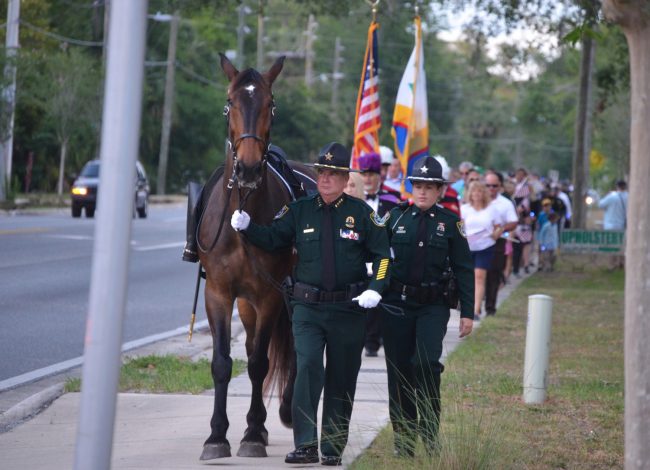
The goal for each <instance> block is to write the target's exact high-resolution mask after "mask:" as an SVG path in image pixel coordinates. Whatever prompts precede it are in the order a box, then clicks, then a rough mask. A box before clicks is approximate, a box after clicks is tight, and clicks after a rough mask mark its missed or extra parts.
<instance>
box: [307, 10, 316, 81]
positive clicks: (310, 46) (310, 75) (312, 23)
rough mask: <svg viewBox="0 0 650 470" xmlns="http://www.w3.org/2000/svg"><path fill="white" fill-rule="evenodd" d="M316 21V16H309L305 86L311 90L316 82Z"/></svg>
mask: <svg viewBox="0 0 650 470" xmlns="http://www.w3.org/2000/svg"><path fill="white" fill-rule="evenodd" d="M316 26H317V24H316V20H315V19H314V15H312V14H310V15H309V21H308V22H307V31H306V32H305V34H306V36H307V38H306V39H305V86H306V87H307V88H311V84H312V83H313V81H314V39H316V35H315V34H314V33H315V31H316Z"/></svg>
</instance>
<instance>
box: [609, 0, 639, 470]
mask: <svg viewBox="0 0 650 470" xmlns="http://www.w3.org/2000/svg"><path fill="white" fill-rule="evenodd" d="M603 11H604V13H605V16H606V18H607V19H609V20H610V21H612V22H614V23H616V24H618V25H620V26H621V28H622V29H623V32H624V33H625V37H626V38H627V43H628V47H629V51H630V52H629V53H630V78H631V81H630V85H631V96H630V104H631V122H632V125H631V129H630V185H629V187H630V197H629V205H628V213H627V217H628V223H627V242H626V249H625V255H626V256H625V259H626V261H625V270H626V272H627V273H628V276H626V278H625V468H626V469H628V470H632V469H641V468H646V466H647V465H648V462H650V446H648V442H650V364H649V363H648V358H649V357H650V341H648V336H649V335H650V285H649V284H648V282H647V279H649V278H650V263H648V254H649V253H650V203H649V201H648V194H647V185H648V179H649V178H650V134H649V133H648V129H647V126H648V122H650V103H649V102H648V99H649V97H650V55H648V51H650V1H648V0H604V1H603Z"/></svg>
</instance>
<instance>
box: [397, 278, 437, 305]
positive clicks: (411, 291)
mask: <svg viewBox="0 0 650 470" xmlns="http://www.w3.org/2000/svg"><path fill="white" fill-rule="evenodd" d="M390 290H392V291H393V292H397V293H399V294H400V295H401V297H402V300H404V301H405V300H407V299H408V300H413V301H415V302H417V303H419V304H430V303H434V302H439V301H442V300H443V295H442V289H441V287H440V285H438V283H435V282H434V283H432V284H428V285H423V286H419V287H418V286H409V285H407V284H404V283H402V282H399V281H398V280H397V279H391V280H390Z"/></svg>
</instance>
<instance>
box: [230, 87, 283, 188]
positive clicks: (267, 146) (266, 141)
mask: <svg viewBox="0 0 650 470" xmlns="http://www.w3.org/2000/svg"><path fill="white" fill-rule="evenodd" d="M232 107H233V103H232V100H231V99H228V100H227V101H226V104H225V105H224V107H223V115H224V116H225V117H226V135H227V136H228V138H227V139H226V142H227V143H228V148H229V149H230V151H231V152H232V160H233V165H232V175H231V176H230V179H229V180H228V186H227V187H228V189H232V187H233V186H234V184H235V181H237V166H238V164H239V157H238V156H237V148H238V147H239V144H240V143H241V142H242V141H243V140H244V139H255V140H257V141H258V142H260V143H261V144H262V145H263V147H264V153H263V154H262V160H261V164H262V168H264V166H265V164H266V161H267V156H268V152H269V150H270V148H271V138H270V132H269V138H268V139H265V138H262V137H260V136H259V135H257V134H252V133H250V132H245V133H243V134H240V135H239V136H238V137H236V138H235V139H233V140H231V139H230V108H232ZM274 117H275V99H273V95H271V125H273V118H274ZM238 186H239V187H240V188H241V187H242V184H241V183H238ZM253 189H254V188H253Z"/></svg>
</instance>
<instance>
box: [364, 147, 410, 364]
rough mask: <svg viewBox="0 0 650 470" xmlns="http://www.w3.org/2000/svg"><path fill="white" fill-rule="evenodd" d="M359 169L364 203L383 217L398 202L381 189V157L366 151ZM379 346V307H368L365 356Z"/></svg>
mask: <svg viewBox="0 0 650 470" xmlns="http://www.w3.org/2000/svg"><path fill="white" fill-rule="evenodd" d="M359 171H361V177H362V178H363V190H364V195H365V200H366V204H368V205H369V206H370V207H371V208H372V210H373V211H374V212H375V213H376V214H377V215H378V216H379V217H384V215H386V214H387V213H388V212H390V210H391V209H392V208H393V207H396V206H397V204H399V202H400V200H399V198H398V197H397V196H395V195H394V194H392V193H391V192H388V191H386V190H383V189H381V157H380V156H379V154H377V153H367V154H365V155H361V157H359ZM367 266H368V271H369V272H368V275H369V276H372V265H370V264H368V265H367ZM380 347H381V324H380V313H379V309H376V308H374V309H369V310H368V313H367V315H366V340H365V349H366V356H367V357H376V356H377V351H378V350H379V348H380Z"/></svg>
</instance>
